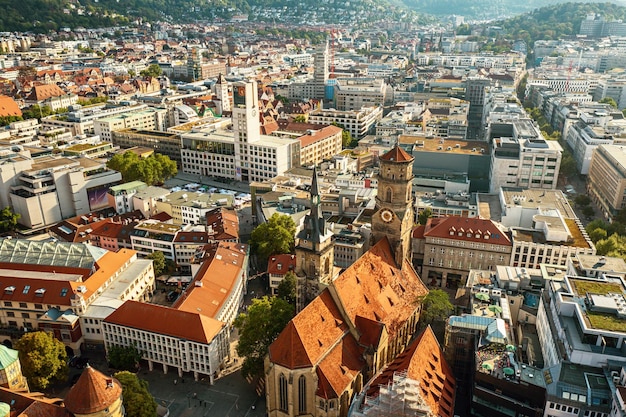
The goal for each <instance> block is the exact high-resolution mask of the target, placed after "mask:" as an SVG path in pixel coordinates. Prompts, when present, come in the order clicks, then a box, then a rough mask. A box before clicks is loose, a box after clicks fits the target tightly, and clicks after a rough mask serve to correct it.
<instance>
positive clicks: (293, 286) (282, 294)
mask: <svg viewBox="0 0 626 417" xmlns="http://www.w3.org/2000/svg"><path fill="white" fill-rule="evenodd" d="M297 285H298V277H296V274H294V273H293V271H289V272H287V273H286V274H285V277H284V278H283V280H282V281H280V284H278V297H279V298H282V299H283V300H285V301H287V302H288V303H289V304H291V305H292V306H294V307H295V305H296V297H297Z"/></svg>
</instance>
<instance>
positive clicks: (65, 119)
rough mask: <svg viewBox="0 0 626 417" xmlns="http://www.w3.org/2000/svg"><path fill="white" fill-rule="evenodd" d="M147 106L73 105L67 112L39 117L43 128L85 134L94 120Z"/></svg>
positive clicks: (91, 126) (135, 110) (92, 126)
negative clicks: (60, 128) (63, 129)
mask: <svg viewBox="0 0 626 417" xmlns="http://www.w3.org/2000/svg"><path fill="white" fill-rule="evenodd" d="M147 108H148V106H147V105H145V104H133V105H129V106H111V105H96V106H89V107H84V108H83V107H82V106H80V105H76V104H75V105H73V106H71V107H70V110H69V111H68V112H67V113H63V114H53V115H51V116H47V117H44V118H43V119H41V126H42V127H43V129H44V130H50V129H56V128H59V127H63V128H67V129H69V131H70V132H72V135H86V134H93V133H94V120H98V119H104V118H107V117H113V116H115V115H119V114H124V113H133V112H137V111H143V110H146V109H147Z"/></svg>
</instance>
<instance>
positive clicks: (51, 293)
mask: <svg viewBox="0 0 626 417" xmlns="http://www.w3.org/2000/svg"><path fill="white" fill-rule="evenodd" d="M19 266H20V265H12V266H11V269H12V270H13V271H11V275H12V276H1V275H0V291H2V295H1V298H2V301H13V302H22V303H34V304H42V305H46V304H49V305H58V306H71V305H72V301H71V297H72V296H73V295H74V290H73V288H72V284H74V282H70V281H64V280H63V281H62V280H56V279H38V278H24V277H23V276H19V275H20V274H19V273H17V270H21V268H19ZM27 266H29V267H30V266H31V265H27ZM33 266H34V265H33ZM47 269H48V272H50V273H52V270H55V272H56V273H59V274H62V273H76V274H77V275H81V273H82V272H84V270H82V269H79V268H73V269H74V270H75V271H63V272H61V271H59V268H58V267H48V268H47ZM24 270H33V268H24ZM78 285H82V283H81V282H78V283H77V284H76V286H78ZM10 287H13V288H14V289H13V291H12V292H10V291H7V290H6V289H7V288H10ZM26 287H29V288H28V289H27V288H26ZM41 289H43V290H45V291H39V292H37V291H38V290H41ZM25 291H26V292H25Z"/></svg>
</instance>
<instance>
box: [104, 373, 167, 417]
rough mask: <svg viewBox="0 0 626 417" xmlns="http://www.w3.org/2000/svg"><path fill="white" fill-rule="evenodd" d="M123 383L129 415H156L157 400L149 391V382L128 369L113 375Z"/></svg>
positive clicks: (147, 416) (125, 407) (148, 416)
mask: <svg viewBox="0 0 626 417" xmlns="http://www.w3.org/2000/svg"><path fill="white" fill-rule="evenodd" d="M113 376H114V377H115V378H116V379H117V380H118V381H120V384H121V385H122V396H123V398H124V400H123V404H124V409H126V416H127V417H153V416H156V411H157V402H156V400H155V399H154V397H153V396H152V394H150V391H148V382H147V381H145V380H143V379H139V377H138V376H137V375H136V374H133V373H131V372H128V371H121V372H117V373H115V374H114V375H113Z"/></svg>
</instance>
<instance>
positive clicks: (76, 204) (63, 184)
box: [9, 157, 122, 229]
mask: <svg viewBox="0 0 626 417" xmlns="http://www.w3.org/2000/svg"><path fill="white" fill-rule="evenodd" d="M29 163H30V166H29V167H27V168H26V167H22V168H23V170H22V171H21V173H19V175H17V177H16V178H15V180H14V182H13V185H12V186H11V191H10V195H9V198H10V202H11V204H10V205H11V207H13V210H14V211H15V212H16V213H19V214H20V219H19V223H20V224H22V225H24V226H26V227H28V228H34V229H37V228H42V227H46V226H51V225H53V224H56V223H58V222H60V221H61V220H64V219H67V218H69V217H74V216H76V215H81V214H87V213H89V212H90V211H93V210H98V209H101V208H104V207H108V206H109V202H108V199H107V192H108V190H109V188H110V187H111V186H114V185H116V184H117V183H119V182H120V181H121V180H122V176H121V174H120V173H119V172H117V171H113V170H110V169H108V168H107V167H106V164H105V163H104V162H99V161H96V160H93V159H89V158H74V159H70V158H64V157H41V158H37V159H36V160H32V159H31V160H30V161H29Z"/></svg>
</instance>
